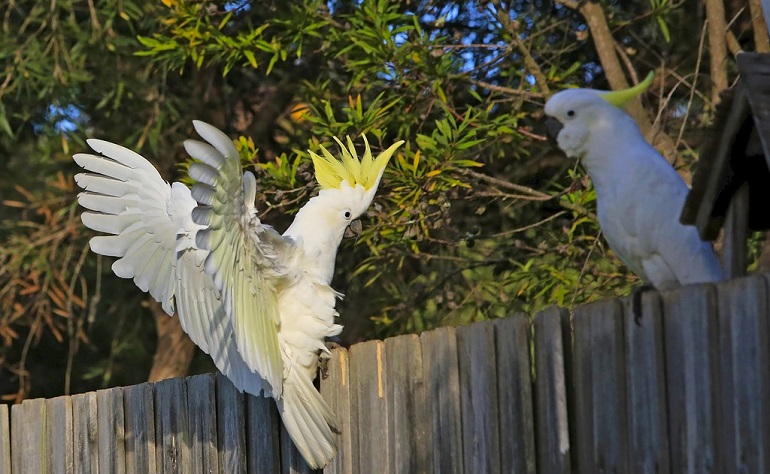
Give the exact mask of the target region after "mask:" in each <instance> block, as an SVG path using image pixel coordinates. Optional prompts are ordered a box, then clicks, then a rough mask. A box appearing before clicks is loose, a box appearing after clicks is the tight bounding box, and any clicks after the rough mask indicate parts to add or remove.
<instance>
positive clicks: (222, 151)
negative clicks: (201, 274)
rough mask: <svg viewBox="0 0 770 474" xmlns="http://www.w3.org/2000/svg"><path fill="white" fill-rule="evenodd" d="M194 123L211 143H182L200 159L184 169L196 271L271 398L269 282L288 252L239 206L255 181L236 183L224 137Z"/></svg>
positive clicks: (232, 154)
mask: <svg viewBox="0 0 770 474" xmlns="http://www.w3.org/2000/svg"><path fill="white" fill-rule="evenodd" d="M194 124H195V129H196V130H197V131H198V133H199V134H200V135H201V137H203V138H204V139H205V140H206V141H207V142H209V143H211V145H209V144H208V143H203V142H199V141H195V140H187V141H185V149H186V150H187V153H189V154H190V156H192V157H193V158H196V159H198V160H200V161H199V162H198V163H194V164H193V165H191V166H190V177H191V178H193V179H194V180H195V181H196V182H195V184H194V185H193V187H192V196H193V197H194V198H195V199H196V200H197V201H198V202H199V206H198V207H197V208H196V209H195V210H193V212H192V218H193V221H195V223H196V224H199V225H201V226H205V229H203V230H201V231H199V232H198V233H197V237H196V243H197V245H198V247H200V248H202V249H206V250H207V251H208V252H209V253H208V256H207V257H206V262H205V264H204V268H205V271H206V273H208V274H209V275H211V276H212V277H213V278H214V283H215V284H216V287H217V289H218V290H219V291H220V293H221V295H222V301H223V303H224V308H225V311H226V312H227V314H228V315H230V318H231V319H232V324H233V327H234V330H235V340H236V345H237V346H238V350H239V351H240V354H241V356H242V357H243V359H244V361H245V362H246V364H247V365H248V366H249V367H250V368H251V369H252V370H253V371H255V372H258V373H259V374H260V375H261V376H262V377H263V378H264V379H265V380H267V382H268V383H269V384H270V388H271V389H272V392H273V394H274V395H275V396H276V398H278V397H280V395H281V391H282V386H283V377H284V365H283V360H282V356H281V348H280V344H279V341H278V331H279V329H280V315H279V312H278V301H277V290H276V288H275V285H276V284H277V283H279V280H280V278H282V277H283V273H284V270H283V269H282V268H281V265H280V262H279V259H278V256H279V255H286V254H288V253H290V252H291V247H292V246H293V243H292V241H291V240H289V239H286V238H283V237H281V236H280V235H279V234H278V233H277V232H275V231H274V230H273V229H272V228H271V227H269V226H265V225H263V224H262V223H261V222H260V221H259V219H258V218H257V217H256V213H255V212H254V208H253V201H251V202H248V201H246V196H247V195H248V196H249V197H250V198H253V197H254V194H255V193H256V189H255V182H254V180H253V177H250V178H246V180H245V181H244V178H243V176H244V174H243V172H242V168H241V160H240V155H239V154H238V151H237V150H236V149H235V146H234V145H233V142H232V140H230V139H229V138H228V137H227V135H225V134H224V133H222V132H220V131H219V130H217V129H216V128H214V127H212V126H210V125H208V124H204V123H202V122H197V121H196V122H194ZM212 145H214V146H212ZM247 175H250V173H248V174H247ZM244 186H246V191H244Z"/></svg>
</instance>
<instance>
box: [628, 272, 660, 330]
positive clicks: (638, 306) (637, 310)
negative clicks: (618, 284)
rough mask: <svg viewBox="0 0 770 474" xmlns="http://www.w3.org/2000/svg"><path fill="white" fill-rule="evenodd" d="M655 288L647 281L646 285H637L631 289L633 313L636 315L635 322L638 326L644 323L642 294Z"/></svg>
mask: <svg viewBox="0 0 770 474" xmlns="http://www.w3.org/2000/svg"><path fill="white" fill-rule="evenodd" d="M654 289H655V287H654V286H652V285H650V284H649V283H645V284H644V285H642V286H637V287H635V288H634V289H633V290H631V313H632V314H633V315H634V322H635V323H636V325H637V326H641V325H642V295H643V294H644V293H645V292H647V291H650V290H654Z"/></svg>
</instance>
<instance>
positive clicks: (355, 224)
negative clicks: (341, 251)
mask: <svg viewBox="0 0 770 474" xmlns="http://www.w3.org/2000/svg"><path fill="white" fill-rule="evenodd" d="M363 230H364V226H363V224H361V219H356V220H354V221H351V222H350V224H348V226H347V227H346V228H345V234H344V237H345V238H346V239H349V238H351V237H355V238H358V236H359V235H361V231H363Z"/></svg>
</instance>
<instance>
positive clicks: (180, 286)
mask: <svg viewBox="0 0 770 474" xmlns="http://www.w3.org/2000/svg"><path fill="white" fill-rule="evenodd" d="M88 144H89V145H90V146H91V147H92V148H93V149H94V150H95V151H97V152H99V153H102V154H103V155H102V156H100V155H91V154H85V153H79V154H76V155H75V156H74V157H73V158H74V160H75V161H76V162H77V163H78V165H80V166H81V167H83V168H84V169H85V170H87V171H89V173H79V174H77V175H76V176H75V181H76V182H77V183H78V185H79V186H80V187H81V188H83V189H84V192H82V193H80V194H79V195H78V202H79V203H80V205H81V206H83V207H85V208H86V209H89V210H90V211H91V212H84V213H83V214H82V216H81V218H82V220H83V223H84V224H85V225H86V226H87V227H89V228H91V229H93V230H96V231H99V232H104V233H107V234H110V235H104V236H97V237H93V238H92V239H91V241H90V244H91V249H92V250H93V251H94V252H96V253H99V254H102V255H107V256H113V257H119V258H118V260H116V261H115V263H114V264H113V265H112V269H113V271H114V272H115V274H116V275H117V276H119V277H123V278H131V279H133V280H134V282H135V283H136V285H137V286H138V287H139V288H140V289H141V290H142V291H146V292H149V293H150V295H151V296H152V297H153V298H154V299H155V300H157V301H158V302H160V303H161V304H162V305H163V309H164V311H166V313H168V314H169V315H173V314H174V313H175V310H176V313H177V314H178V316H179V320H180V323H181V325H182V328H183V329H184V330H185V332H186V333H187V334H188V335H189V336H190V339H192V341H193V342H194V343H195V344H196V345H197V346H198V347H200V348H201V349H202V350H203V351H204V352H206V353H208V354H209V355H210V356H211V357H212V359H213V361H214V363H215V365H216V366H217V368H218V369H219V370H220V371H221V372H222V373H223V374H224V375H225V376H227V377H228V378H229V379H230V380H232V381H233V383H234V384H235V385H236V386H237V387H238V388H239V389H241V390H245V391H247V392H249V393H253V394H255V395H258V394H259V393H260V390H261V389H262V388H263V386H262V385H263V384H262V380H261V379H260V377H258V376H255V375H254V374H253V373H252V371H251V369H250V368H249V367H248V366H247V365H246V364H245V362H244V361H243V359H242V358H241V357H240V354H239V352H238V350H237V347H236V345H235V338H234V337H233V328H232V324H231V323H230V320H229V316H228V315H227V313H226V312H225V311H224V308H223V306H222V303H221V301H220V297H219V291H218V290H217V288H216V286H215V285H214V281H213V280H212V278H211V277H210V276H208V275H206V274H205V272H204V271H203V262H204V260H205V258H206V254H207V252H206V251H204V250H201V249H198V248H197V247H196V246H195V235H196V233H197V231H198V230H199V229H200V228H201V226H199V225H197V224H195V223H194V222H193V221H192V217H191V213H192V210H193V209H194V208H195V206H196V205H197V203H196V202H195V200H194V199H193V198H192V196H191V195H190V190H189V189H188V188H187V187H186V186H184V185H183V184H181V183H174V184H173V185H172V186H169V184H168V183H166V182H165V181H164V180H163V179H162V178H161V177H160V175H159V174H158V172H157V171H156V170H155V168H154V167H153V166H152V165H151V164H150V163H149V162H148V161H147V160H145V159H144V158H143V157H142V156H140V155H138V154H137V153H134V152H133V151H131V150H128V149H127V148H124V147H121V146H119V145H115V144H113V143H109V142H105V141H102V140H88Z"/></svg>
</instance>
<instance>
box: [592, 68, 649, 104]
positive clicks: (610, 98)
mask: <svg viewBox="0 0 770 474" xmlns="http://www.w3.org/2000/svg"><path fill="white" fill-rule="evenodd" d="M653 77H655V72H654V71H650V72H649V73H648V74H647V77H645V78H644V80H643V81H642V82H640V83H639V84H637V85H635V86H634V87H629V88H628V89H623V90H620V91H601V92H600V93H599V95H600V96H601V97H602V99H604V100H606V101H607V102H609V103H610V104H612V105H614V106H615V107H625V106H626V104H627V103H628V102H630V101H631V99H633V98H634V97H637V96H639V95H641V94H642V92H644V91H646V90H647V88H648V87H650V84H652V78H653Z"/></svg>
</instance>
